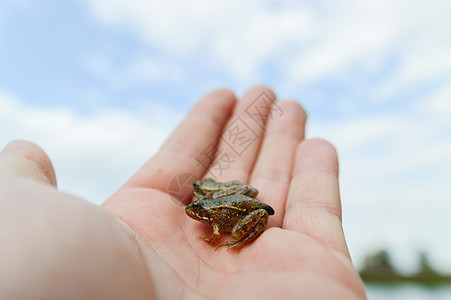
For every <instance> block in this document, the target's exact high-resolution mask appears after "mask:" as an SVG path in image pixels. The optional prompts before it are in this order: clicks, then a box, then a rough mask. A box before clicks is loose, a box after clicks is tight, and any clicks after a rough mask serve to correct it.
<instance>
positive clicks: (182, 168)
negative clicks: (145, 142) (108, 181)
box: [122, 89, 236, 192]
mask: <svg viewBox="0 0 451 300" xmlns="http://www.w3.org/2000/svg"><path fill="white" fill-rule="evenodd" d="M235 103H236V98H235V95H234V94H233V92H231V91H230V90H227V89H218V90H215V91H213V92H211V93H209V94H207V95H206V96H204V97H203V98H202V99H201V100H200V101H199V102H198V103H197V104H196V105H195V106H194V107H193V109H192V110H191V112H190V113H189V114H188V116H187V117H186V119H185V120H184V121H182V123H181V124H180V125H179V126H178V127H177V128H176V129H175V130H174V132H173V133H172V134H171V136H170V137H169V138H168V139H167V141H166V142H165V143H164V144H163V146H162V147H161V149H160V150H159V151H158V153H157V154H155V155H154V156H153V157H152V158H151V159H150V160H149V161H148V162H147V163H146V164H145V165H144V166H143V167H142V168H141V169H140V170H139V171H138V172H137V173H136V174H135V175H134V176H132V177H131V178H130V180H129V181H128V182H127V183H126V184H125V185H124V186H123V187H122V188H131V187H140V188H153V189H158V190H160V191H163V192H168V184H169V182H170V181H171V180H172V179H173V178H174V177H175V176H177V175H179V174H182V173H186V174H192V175H193V182H194V178H200V177H201V176H202V175H203V173H204V172H205V168H204V167H203V166H202V165H199V163H198V161H196V157H198V156H199V155H200V153H201V152H202V151H203V150H204V149H205V148H207V147H208V146H209V144H211V143H214V142H215V141H216V140H217V138H218V136H219V134H220V132H221V130H222V128H223V127H224V125H225V123H226V122H227V120H228V118H229V116H230V115H231V112H232V111H233V108H234V106H235Z"/></svg>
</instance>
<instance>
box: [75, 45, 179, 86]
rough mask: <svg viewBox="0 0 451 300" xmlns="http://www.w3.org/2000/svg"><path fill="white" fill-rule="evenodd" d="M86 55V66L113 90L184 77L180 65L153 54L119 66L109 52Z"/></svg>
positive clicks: (175, 80)
mask: <svg viewBox="0 0 451 300" xmlns="http://www.w3.org/2000/svg"><path fill="white" fill-rule="evenodd" d="M85 56H86V57H85V58H84V62H83V64H84V68H85V69H86V70H87V71H88V72H89V73H90V74H92V75H93V76H94V77H95V78H97V79H100V80H103V81H104V82H105V83H106V84H107V85H108V86H109V88H111V89H113V90H124V89H127V88H129V87H130V86H133V85H136V84H138V85H146V84H151V83H155V82H161V81H165V82H168V81H170V82H178V81H180V80H182V79H183V78H184V76H183V73H182V71H181V69H180V67H178V66H176V65H174V64H172V63H164V62H161V61H158V60H157V59H155V58H153V57H151V56H139V57H132V58H130V59H128V60H127V61H126V62H125V63H123V64H121V65H119V66H118V65H117V62H115V61H114V60H113V59H112V58H110V57H108V53H103V54H102V55H94V54H89V55H85Z"/></svg>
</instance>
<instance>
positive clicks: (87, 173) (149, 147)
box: [0, 93, 182, 203]
mask: <svg viewBox="0 0 451 300" xmlns="http://www.w3.org/2000/svg"><path fill="white" fill-rule="evenodd" d="M181 117H182V116H181V115H180V114H177V113H173V112H171V111H169V110H166V109H165V108H164V107H159V106H158V105H156V104H152V107H143V109H142V110H141V112H140V113H131V112H126V111H118V110H111V109H109V110H102V111H98V112H95V113H92V114H90V115H89V116H83V115H80V114H77V113H76V112H74V111H71V110H70V109H67V108H43V107H39V108H37V107H31V106H27V105H24V104H22V103H20V102H19V101H18V100H16V99H14V98H13V97H11V96H8V95H5V94H1V93H0V145H5V144H6V143H7V142H9V141H10V140H13V139H26V140H30V141H33V142H35V143H37V144H38V145H40V146H41V147H42V148H43V149H44V150H45V151H46V152H47V153H48V155H49V156H50V158H51V160H52V161H53V164H54V166H55V169H56V173H57V178H58V181H59V187H60V189H62V190H63V191H66V192H70V193H72V194H75V195H79V196H81V197H83V198H85V199H87V200H89V201H91V202H94V203H101V202H103V201H104V200H105V199H106V197H108V196H109V195H110V194H111V193H113V192H114V191H115V190H116V189H117V188H118V187H119V186H120V185H121V184H122V183H124V181H125V180H126V179H127V178H128V177H129V176H130V175H131V174H133V172H134V171H136V170H137V169H138V168H139V167H140V166H141V165H142V164H143V163H144V162H145V161H146V160H147V159H148V158H150V156H151V155H152V154H153V153H155V152H156V150H157V149H158V147H159V146H160V145H161V144H162V142H163V141H164V139H165V138H166V137H167V136H168V134H169V132H170V130H171V128H172V127H173V126H174V125H175V124H176V123H177V120H180V119H181Z"/></svg>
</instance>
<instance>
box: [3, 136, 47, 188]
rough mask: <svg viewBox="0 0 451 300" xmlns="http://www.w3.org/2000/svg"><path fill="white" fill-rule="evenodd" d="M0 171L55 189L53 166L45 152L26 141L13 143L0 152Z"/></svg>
mask: <svg viewBox="0 0 451 300" xmlns="http://www.w3.org/2000/svg"><path fill="white" fill-rule="evenodd" d="M0 171H1V172H6V173H10V174H14V175H18V176H22V177H25V178H29V179H32V180H34V181H37V182H41V183H45V184H49V185H52V186H54V187H56V177H55V171H54V169H53V165H52V163H51V161H50V159H49V157H48V156H47V154H45V152H44V151H43V150H42V149H41V148H39V147H38V146H37V145H35V144H33V143H30V142H27V141H13V142H10V143H9V144H7V145H6V146H5V148H4V149H3V150H2V151H1V152H0Z"/></svg>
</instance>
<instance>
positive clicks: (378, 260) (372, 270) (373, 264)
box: [360, 250, 397, 275]
mask: <svg viewBox="0 0 451 300" xmlns="http://www.w3.org/2000/svg"><path fill="white" fill-rule="evenodd" d="M360 273H361V274H362V275H363V274H364V275H393V274H397V271H396V270H395V268H394V267H393V266H392V263H391V259H390V255H389V254H388V251H387V250H379V251H377V252H376V253H374V254H372V255H369V256H367V257H366V258H365V261H364V265H363V268H362V270H361V271H360Z"/></svg>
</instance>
